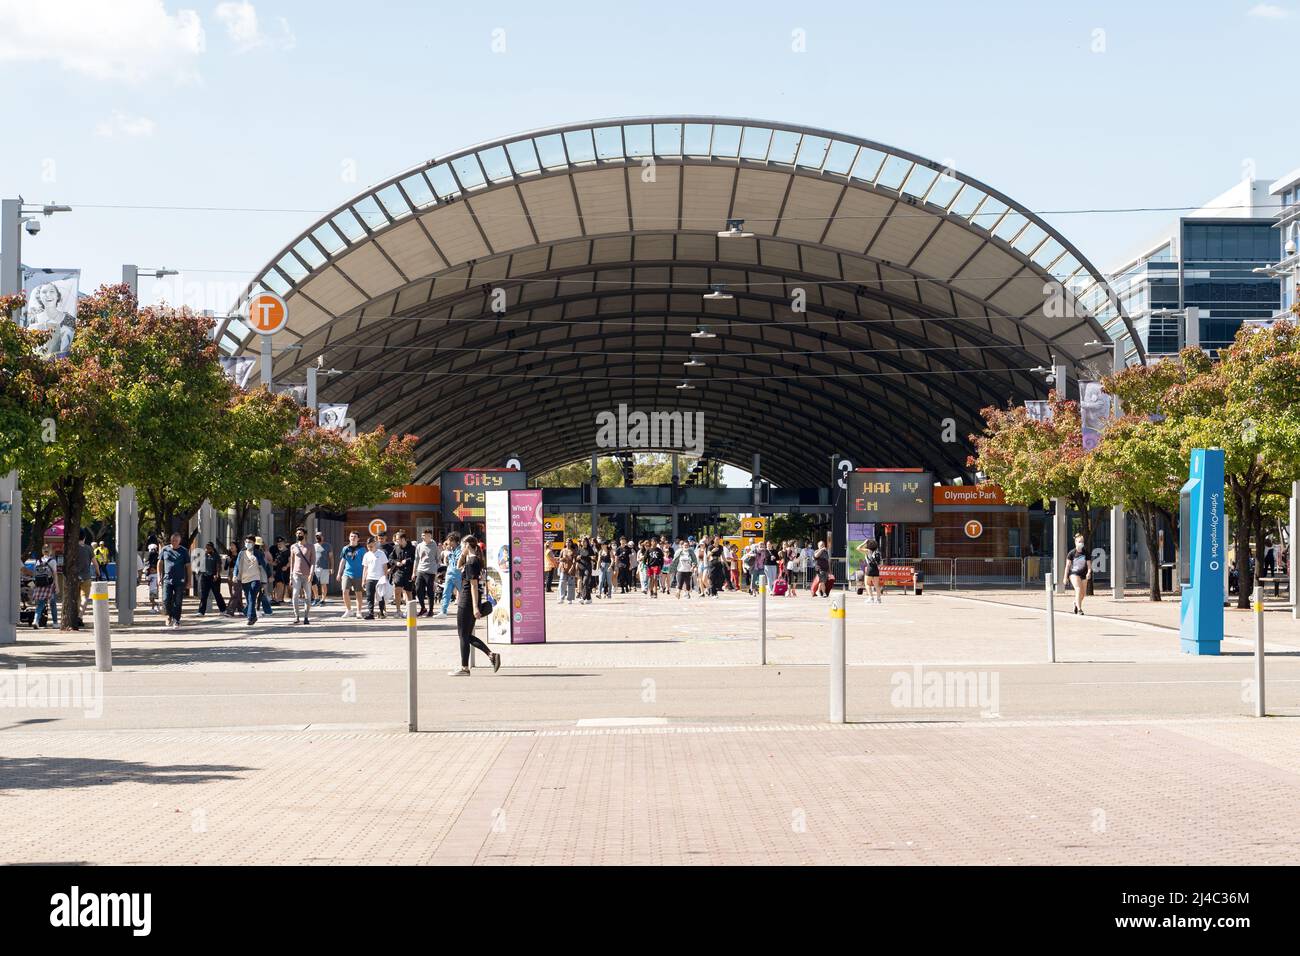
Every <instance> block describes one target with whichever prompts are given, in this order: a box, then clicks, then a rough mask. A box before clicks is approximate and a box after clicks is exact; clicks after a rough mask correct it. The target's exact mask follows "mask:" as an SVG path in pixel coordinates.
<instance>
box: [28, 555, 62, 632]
mask: <svg viewBox="0 0 1300 956" xmlns="http://www.w3.org/2000/svg"><path fill="white" fill-rule="evenodd" d="M58 596H59V566H58V564H57V563H55V560H54V555H53V554H51V553H50V546H49V545H48V544H47V545H45V547H43V548H42V549H41V556H40V558H38V559H37V561H36V564H35V565H34V566H33V567H32V601H34V602H35V604H36V612H35V613H34V614H33V615H32V627H33V628H40V626H41V622H42V621H43V620H45V610H46V608H49V611H50V623H51V626H52V627H58V626H59V600H58Z"/></svg>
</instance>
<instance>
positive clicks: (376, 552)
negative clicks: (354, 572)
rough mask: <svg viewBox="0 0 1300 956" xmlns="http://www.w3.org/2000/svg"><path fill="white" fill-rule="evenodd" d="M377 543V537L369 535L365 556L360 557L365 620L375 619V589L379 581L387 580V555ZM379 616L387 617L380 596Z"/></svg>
mask: <svg viewBox="0 0 1300 956" xmlns="http://www.w3.org/2000/svg"><path fill="white" fill-rule="evenodd" d="M377 545H378V539H376V538H375V536H374V535H371V536H370V537H369V538H368V539H367V540H366V556H365V557H364V558H362V559H361V577H362V579H363V580H364V581H365V583H366V614H365V620H367V621H373V620H374V619H375V591H376V590H377V589H378V588H379V586H380V584H381V582H387V580H388V555H387V554H385V553H384V551H383V549H382V548H380V547H378V546H377ZM379 616H380V617H387V615H386V614H385V613H384V599H383V597H382V596H381V597H380V598H379Z"/></svg>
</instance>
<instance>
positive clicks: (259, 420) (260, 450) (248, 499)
mask: <svg viewBox="0 0 1300 956" xmlns="http://www.w3.org/2000/svg"><path fill="white" fill-rule="evenodd" d="M301 415H302V407H301V406H299V405H298V403H297V402H295V401H294V400H293V398H292V397H291V396H289V395H287V394H283V393H281V394H274V393H272V392H269V391H267V390H266V389H265V388H260V387H259V388H255V389H252V390H251V391H239V390H237V391H236V392H235V393H234V394H232V395H231V396H230V398H229V400H228V401H227V403H226V408H225V412H224V414H223V415H222V418H221V426H220V428H219V436H218V437H219V439H220V440H219V441H218V442H217V443H215V444H214V445H213V446H211V447H209V448H208V449H207V450H206V451H205V453H204V454H203V455H202V456H201V459H202V462H203V466H204V468H205V470H206V472H207V474H208V484H207V490H208V497H209V498H210V499H211V500H212V504H213V506H214V507H217V508H221V509H226V508H231V509H234V512H235V531H236V534H237V535H242V534H244V533H245V531H246V529H247V528H248V527H249V516H250V514H251V513H252V512H253V510H254V509H256V507H257V504H258V502H259V501H260V500H261V499H263V498H268V499H273V497H274V495H276V494H277V493H279V492H280V490H281V488H282V481H283V479H282V477H281V476H282V475H283V474H284V473H285V471H286V470H287V469H288V468H289V467H290V464H291V463H292V461H293V450H292V448H291V447H290V446H289V445H288V444H287V443H286V442H285V440H284V439H285V438H286V437H287V436H288V435H290V434H291V433H292V432H293V431H294V430H295V429H296V428H297V427H298V422H299V419H300V417H301Z"/></svg>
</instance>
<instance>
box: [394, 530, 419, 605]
mask: <svg viewBox="0 0 1300 956" xmlns="http://www.w3.org/2000/svg"><path fill="white" fill-rule="evenodd" d="M393 537H394V538H395V539H396V540H395V541H394V542H393V553H392V554H391V555H389V557H390V558H391V561H390V562H389V565H388V579H389V580H390V581H391V582H392V584H393V591H394V595H393V600H394V601H395V602H396V604H395V606H396V607H405V606H406V602H407V601H408V600H410V598H411V594H412V592H413V591H414V587H413V585H414V584H415V545H413V544H411V542H410V541H408V540H407V538H406V532H405V531H399V532H397V534H395V535H393Z"/></svg>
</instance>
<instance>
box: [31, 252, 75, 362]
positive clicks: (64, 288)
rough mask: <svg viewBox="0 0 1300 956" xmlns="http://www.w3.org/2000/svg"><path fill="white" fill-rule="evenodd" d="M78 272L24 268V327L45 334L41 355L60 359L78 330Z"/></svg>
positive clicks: (70, 346) (66, 352)
mask: <svg viewBox="0 0 1300 956" xmlns="http://www.w3.org/2000/svg"><path fill="white" fill-rule="evenodd" d="M80 281H81V270H80V269H34V268H30V267H27V266H24V267H23V292H25V293H26V294H27V309H26V317H25V318H24V320H23V326H24V328H28V329H34V330H36V331H39V332H44V333H46V340H45V343H44V344H43V345H42V346H41V354H42V355H44V356H45V357H46V358H63V357H65V356H66V355H67V354H68V350H69V349H71V348H72V338H73V336H74V335H75V334H76V331H77V286H78V284H79V283H80Z"/></svg>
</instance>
